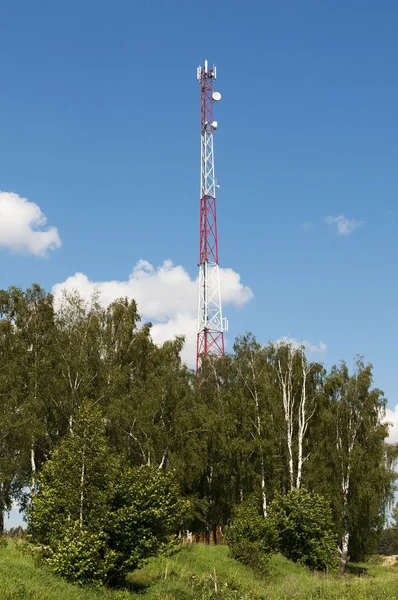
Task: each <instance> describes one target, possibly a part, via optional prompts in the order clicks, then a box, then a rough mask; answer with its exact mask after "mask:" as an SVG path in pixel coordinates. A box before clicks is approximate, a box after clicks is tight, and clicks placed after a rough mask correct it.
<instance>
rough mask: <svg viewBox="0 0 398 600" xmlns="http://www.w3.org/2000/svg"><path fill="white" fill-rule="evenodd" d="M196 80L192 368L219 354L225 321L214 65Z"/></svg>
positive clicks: (199, 71)
mask: <svg viewBox="0 0 398 600" xmlns="http://www.w3.org/2000/svg"><path fill="white" fill-rule="evenodd" d="M197 79H198V81H199V84H200V120H201V161H200V259H199V304H198V330H197V342H196V371H198V370H199V368H200V366H201V364H202V361H203V360H204V359H206V358H207V357H208V356H209V355H210V354H212V355H215V356H223V354H224V331H227V329H228V323H227V320H226V319H225V318H223V316H222V307H221V289H220V274H219V266H218V235H217V211H216V188H217V187H218V186H217V184H216V178H215V173H214V145H213V133H214V131H215V130H216V129H217V121H213V102H217V101H218V100H220V99H221V94H220V93H219V92H214V91H213V81H214V80H215V79H216V67H213V68H212V69H209V67H208V63H207V60H205V64H204V66H203V67H198V69H197Z"/></svg>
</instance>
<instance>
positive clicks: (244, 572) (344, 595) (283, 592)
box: [129, 545, 398, 600]
mask: <svg viewBox="0 0 398 600" xmlns="http://www.w3.org/2000/svg"><path fill="white" fill-rule="evenodd" d="M356 566H357V567H359V569H358V571H359V572H362V573H363V572H364V571H365V573H366V574H363V575H362V576H361V577H358V576H357V575H350V574H347V575H346V576H345V577H343V578H341V577H339V575H338V574H337V573H333V574H329V575H323V574H319V573H315V574H314V573H312V572H310V571H309V570H308V569H306V568H304V567H301V566H300V565H297V564H294V563H292V562H290V561H288V560H287V559H285V558H284V557H283V556H281V555H280V554H278V555H276V556H274V557H273V558H272V559H271V561H270V565H269V573H268V575H267V576H266V577H261V576H260V575H257V574H256V573H254V572H253V571H252V570H251V569H249V568H247V567H244V566H243V565H241V564H239V563H237V562H236V561H234V560H233V559H231V558H230V557H229V552H228V548H227V547H225V546H218V547H214V546H210V547H206V546H204V545H193V546H188V547H185V548H183V549H182V551H181V552H179V553H177V554H175V555H174V556H171V557H168V558H166V557H162V558H156V559H152V560H151V561H150V562H149V563H148V564H147V565H146V566H145V567H144V568H143V569H141V570H139V571H136V572H135V573H133V574H131V575H130V578H129V581H130V585H131V588H132V590H134V591H135V592H138V591H140V592H141V594H143V597H144V598H145V599H146V600H154V599H159V600H160V599H161V600H200V599H208V598H211V599H213V598H214V599H216V598H224V599H225V600H235V599H236V600H238V599H239V600H256V599H259V600H260V599H262V600H315V599H317V600H396V599H397V597H398V596H397V589H398V567H383V566H379V565H369V564H366V565H356ZM216 588H217V591H216Z"/></svg>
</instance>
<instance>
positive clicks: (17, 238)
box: [0, 192, 61, 256]
mask: <svg viewBox="0 0 398 600" xmlns="http://www.w3.org/2000/svg"><path fill="white" fill-rule="evenodd" d="M60 245H61V239H60V237H59V234H58V230H57V228H56V227H48V226H47V219H46V217H45V216H44V214H43V213H42V212H41V210H40V207H39V206H38V205H37V204H35V203H34V202H29V200H27V199H26V198H21V197H20V196H18V194H14V193H12V192H0V247H1V246H2V247H3V248H8V249H9V250H11V251H12V252H27V253H29V254H34V255H35V256H45V255H46V254H47V252H48V251H49V250H54V249H55V248H59V247H60Z"/></svg>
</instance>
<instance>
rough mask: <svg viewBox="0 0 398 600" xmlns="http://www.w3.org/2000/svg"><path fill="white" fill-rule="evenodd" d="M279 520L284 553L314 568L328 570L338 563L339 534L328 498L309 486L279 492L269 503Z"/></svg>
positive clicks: (271, 517)
mask: <svg viewBox="0 0 398 600" xmlns="http://www.w3.org/2000/svg"><path fill="white" fill-rule="evenodd" d="M269 518H270V519H272V520H273V521H274V522H275V523H276V527H277V530H278V538H279V542H278V544H279V549H280V551H281V553H282V554H283V555H284V556H286V558H289V559H290V560H293V561H295V562H299V563H301V564H303V565H306V566H307V567H309V568H311V569H318V570H322V571H324V570H327V569H329V568H331V567H333V566H335V564H336V550H337V536H336V535H335V533H334V531H333V522H332V514H331V510H330V507H329V506H328V504H327V502H326V500H325V499H324V498H323V497H322V496H320V495H318V494H312V493H310V492H308V491H307V490H305V489H299V490H292V491H291V492H289V493H288V494H287V495H286V496H280V495H278V496H277V497H276V498H275V499H274V500H273V502H272V503H271V505H270V507H269Z"/></svg>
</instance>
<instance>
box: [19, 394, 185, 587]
mask: <svg viewBox="0 0 398 600" xmlns="http://www.w3.org/2000/svg"><path fill="white" fill-rule="evenodd" d="M185 504H186V503H185V502H184V501H183V500H182V499H181V497H180V495H179V489H178V486H177V485H176V483H175V480H174V475H173V473H164V472H163V471H161V470H159V469H158V468H150V467H147V466H142V467H138V468H132V467H130V466H128V465H127V464H126V462H124V461H123V460H122V459H121V458H119V457H115V456H112V454H111V452H110V450H109V447H108V444H107V440H106V438H105V435H104V425H103V421H102V418H101V415H100V413H99V412H97V411H96V410H95V409H93V408H92V407H86V406H83V407H82V408H81V410H80V412H79V413H78V414H77V415H76V418H75V422H74V433H73V435H72V434H69V435H67V436H65V438H64V439H63V440H62V441H61V443H60V445H59V446H58V447H57V448H56V449H55V450H54V452H53V454H52V457H51V458H50V459H48V460H47V461H46V463H45V465H44V466H43V469H42V472H41V474H40V480H39V491H38V493H37V494H36V495H35V496H34V498H33V501H32V505H31V507H30V509H29V513H28V527H29V538H30V539H31V540H32V542H33V543H34V544H36V545H37V546H38V549H37V552H36V556H37V557H38V558H41V560H42V561H43V562H46V563H47V564H49V565H50V567H51V568H52V569H53V571H54V572H55V573H57V574H58V575H61V576H62V577H64V578H65V579H67V580H68V581H73V582H75V583H105V582H107V581H109V580H110V579H112V580H113V581H115V580H116V581H118V580H120V579H123V577H124V576H125V574H126V572H127V571H129V570H132V569H135V568H137V567H138V566H141V565H142V564H143V563H144V562H145V561H146V560H147V559H148V558H149V557H150V556H155V555H156V554H158V553H160V552H163V551H165V550H166V549H167V548H168V547H169V546H170V536H171V534H172V533H173V532H174V531H175V530H176V529H178V527H179V525H180V519H181V515H182V514H183V512H184V509H185Z"/></svg>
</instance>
